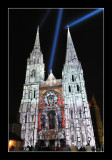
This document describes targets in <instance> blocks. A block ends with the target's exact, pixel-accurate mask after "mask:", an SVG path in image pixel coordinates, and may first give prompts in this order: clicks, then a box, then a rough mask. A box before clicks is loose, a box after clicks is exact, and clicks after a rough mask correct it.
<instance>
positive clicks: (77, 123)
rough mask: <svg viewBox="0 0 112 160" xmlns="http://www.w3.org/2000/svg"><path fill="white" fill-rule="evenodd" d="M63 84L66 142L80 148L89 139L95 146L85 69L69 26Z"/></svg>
mask: <svg viewBox="0 0 112 160" xmlns="http://www.w3.org/2000/svg"><path fill="white" fill-rule="evenodd" d="M62 86H63V98H64V104H65V105H64V108H65V131H66V134H65V137H66V144H68V145H70V146H71V145H75V146H77V147H78V148H80V147H81V146H85V145H86V144H87V143H88V141H89V142H90V145H91V146H95V138H94V131H93V126H92V120H91V115H90V110H89V104H88V101H87V95H86V89H85V81H84V78H83V70H82V66H81V63H80V62H79V60H78V57H77V55H76V51H75V48H74V45H73V42H72V38H71V35H70V32H69V28H68V35H67V49H66V59H65V64H64V68H63V71H62Z"/></svg>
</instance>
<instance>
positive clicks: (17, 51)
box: [9, 9, 103, 121]
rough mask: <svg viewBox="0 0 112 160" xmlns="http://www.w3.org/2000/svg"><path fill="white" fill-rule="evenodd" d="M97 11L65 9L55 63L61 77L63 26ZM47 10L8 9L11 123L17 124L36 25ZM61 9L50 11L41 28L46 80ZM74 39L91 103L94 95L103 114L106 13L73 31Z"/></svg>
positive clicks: (64, 44)
mask: <svg viewBox="0 0 112 160" xmlns="http://www.w3.org/2000/svg"><path fill="white" fill-rule="evenodd" d="M91 11H94V9H64V10H63V15H62V21H61V26H60V31H59V37H58V42H57V47H56V52H55V58H54V63H53V68H52V70H53V74H54V76H55V77H56V78H57V79H59V78H62V69H63V65H64V62H65V53H66V52H65V51H66V41H67V30H65V29H64V26H65V25H66V24H68V23H70V22H72V21H74V20H76V19H77V18H80V17H81V16H84V15H85V14H87V13H89V12H91ZM46 12H47V9H9V85H10V86H9V120H13V121H16V117H17V113H18V110H19V106H20V102H21V98H22V92H23V85H24V83H25V74H26V65H27V58H28V57H29V56H30V53H31V52H32V49H33V46H34V42H35V37H36V31H37V26H38V25H39V24H40V23H41V22H42V19H43V18H44V15H45V13H46ZM57 14H58V9H51V11H50V13H49V15H48V17H47V19H46V21H45V22H44V23H43V25H42V26H41V28H40V44H41V50H42V53H43V57H44V63H45V79H46V78H47V76H48V66H49V61H50V54H51V49H52V43H53V38H54V31H55V26H56V21H57ZM70 33H71V37H72V40H73V43H74V46H75V49H76V53H77V56H78V59H79V61H80V62H81V65H82V68H83V72H84V79H85V85H86V91H87V96H88V100H91V97H92V95H93V93H94V96H95V98H96V101H97V104H98V105H99V107H100V111H101V113H102V111H103V12H101V13H98V14H97V15H95V16H93V17H91V18H89V19H87V20H85V21H83V22H81V23H79V24H77V25H76V26H73V27H71V28H70Z"/></svg>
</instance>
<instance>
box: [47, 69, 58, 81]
mask: <svg viewBox="0 0 112 160" xmlns="http://www.w3.org/2000/svg"><path fill="white" fill-rule="evenodd" d="M52 80H56V78H55V76H54V75H53V73H52V69H51V70H50V75H48V78H47V81H52Z"/></svg>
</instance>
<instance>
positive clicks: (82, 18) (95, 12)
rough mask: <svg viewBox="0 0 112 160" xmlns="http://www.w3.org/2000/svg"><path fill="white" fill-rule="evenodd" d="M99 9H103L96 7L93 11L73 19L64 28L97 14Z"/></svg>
mask: <svg viewBox="0 0 112 160" xmlns="http://www.w3.org/2000/svg"><path fill="white" fill-rule="evenodd" d="M101 11H103V8H100V9H97V10H95V11H93V12H91V13H89V14H87V15H85V16H83V17H81V18H79V19H77V20H75V21H74V22H72V23H69V24H67V25H66V26H65V27H64V28H65V29H67V28H68V26H69V28H70V27H72V26H75V25H76V24H78V23H80V22H82V21H84V20H86V19H88V18H90V17H92V16H94V15H95V14H98V13H99V12H101Z"/></svg>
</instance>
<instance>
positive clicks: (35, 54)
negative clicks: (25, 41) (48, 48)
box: [28, 26, 43, 64]
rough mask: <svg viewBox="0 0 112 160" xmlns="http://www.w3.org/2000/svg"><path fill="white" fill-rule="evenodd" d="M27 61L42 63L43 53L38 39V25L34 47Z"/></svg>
mask: <svg viewBox="0 0 112 160" xmlns="http://www.w3.org/2000/svg"><path fill="white" fill-rule="evenodd" d="M28 61H29V62H28V63H29V64H30V62H31V63H43V54H42V52H41V49H40V40H39V26H38V27H37V34H36V39H35V44H34V48H33V50H32V52H31V54H30V59H29V60H28Z"/></svg>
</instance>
